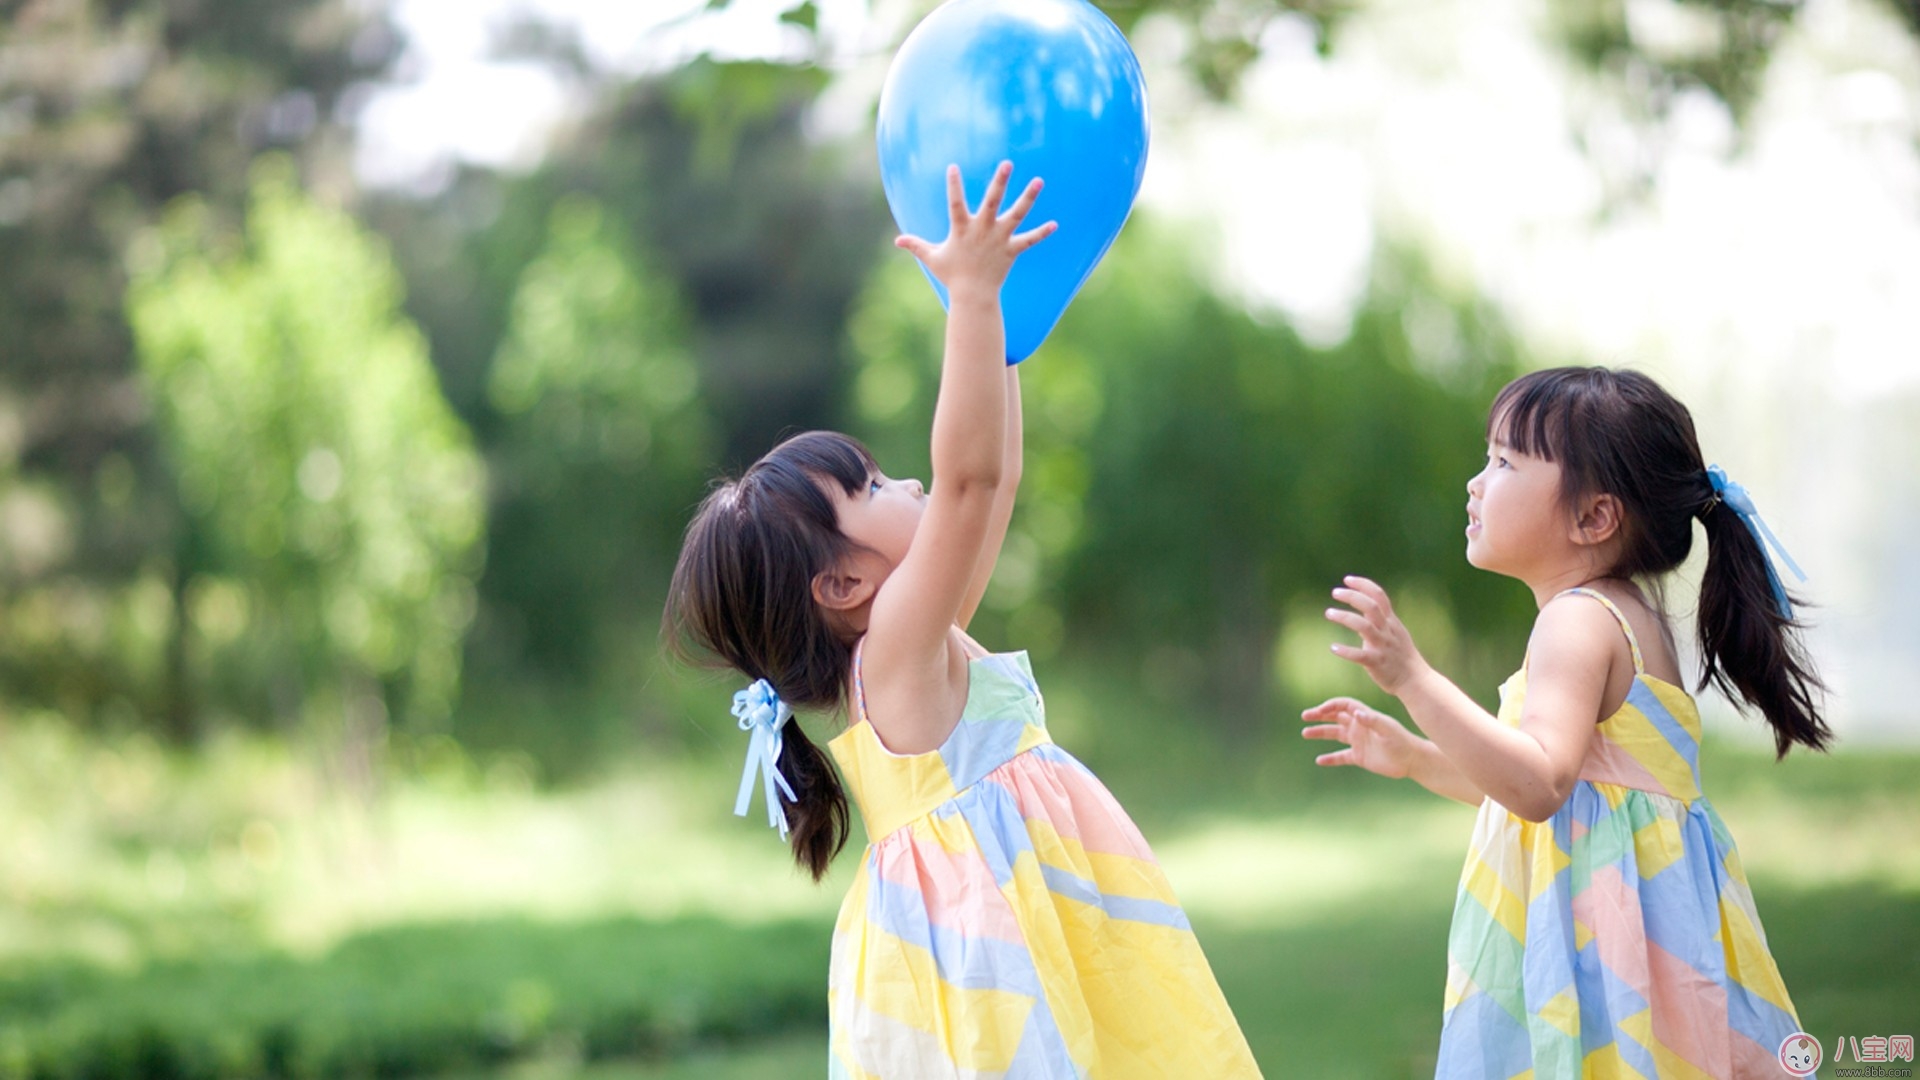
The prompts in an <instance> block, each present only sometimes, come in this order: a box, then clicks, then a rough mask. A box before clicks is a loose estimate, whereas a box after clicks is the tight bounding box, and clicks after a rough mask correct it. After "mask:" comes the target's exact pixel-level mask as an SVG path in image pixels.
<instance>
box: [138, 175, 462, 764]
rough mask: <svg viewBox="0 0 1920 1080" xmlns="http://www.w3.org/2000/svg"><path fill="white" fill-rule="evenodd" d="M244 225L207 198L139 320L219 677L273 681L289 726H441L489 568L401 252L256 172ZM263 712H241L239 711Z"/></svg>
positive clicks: (160, 238) (268, 687) (201, 618)
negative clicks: (478, 579)
mask: <svg viewBox="0 0 1920 1080" xmlns="http://www.w3.org/2000/svg"><path fill="white" fill-rule="evenodd" d="M254 177H255V179H254V189H253V196H252V200H251V202H250V205H249V207H248V211H247V222H246V231H245V234H244V236H234V235H232V234H231V233H229V232H226V231H224V230H222V229H221V228H220V227H219V226H218V225H217V224H216V222H215V220H214V218H213V215H211V214H210V212H209V211H208V209H207V207H206V205H205V204H204V203H203V202H202V201H200V200H198V199H194V198H188V199H184V200H182V201H181V202H179V203H177V204H176V205H175V206H174V207H173V208H171V209H170V210H169V212H168V214H167V217H166V221H165V223H164V225H163V226H162V227H161V228H160V229H159V230H157V231H156V232H155V233H153V234H150V235H149V236H148V237H147V239H146V240H145V241H144V242H143V243H142V245H141V247H140V249H139V250H138V251H137V252H136V260H135V266H136V275H135V278H134V281H133V284H132V287H131V289H130V290H129V294H128V301H127V303H128V314H129V321H130V323H131V325H132V327H133V331H134V335H135V339H136V341H137V344H138V350H139V353H138V354H139V359H140V364H141V369H142V372H143V374H144V375H145V377H146V379H147V381H148V383H149V386H150V388H151V392H152V398H153V400H154V401H155V402H156V403H157V404H158V406H159V413H160V415H159V419H160V422H161V425H160V428H161V434H162V436H163V442H164V445H165V447H166V452H167V457H168V459H169V464H170V465H171V467H172V469H173V471H174V473H175V475H176V476H177V477H178V482H179V485H180V493H181V497H182V500H183V503H184V505H185V507H186V509H187V512H188V513H189V514H190V515H191V516H192V518H193V520H194V523H195V525H196V527H197V528H198V530H199V532H200V535H203V536H204V537H206V538H207V541H208V546H209V551H208V553H207V564H206V572H205V573H204V574H201V575H197V576H196V577H195V578H194V579H192V580H189V581H187V582H186V583H185V585H184V589H185V593H186V596H187V598H188V602H187V604H186V607H187V609H188V610H189V612H190V615H191V618H190V619H189V620H188V621H186V622H183V623H181V624H180V625H178V626H176V627H175V630H174V632H175V633H177V634H181V635H188V634H192V635H194V636H195V637H196V638H197V644H200V645H203V646H206V647H205V648H203V649H202V650H201V651H200V660H201V662H202V667H201V668H200V671H201V672H202V673H203V676H204V677H205V678H208V679H212V678H215V677H217V673H219V672H226V673H229V674H228V677H229V678H231V677H232V676H231V673H232V672H235V671H246V672H253V673H256V678H257V683H256V685H254V686H251V687H246V686H243V687H241V688H240V689H241V690H242V691H253V692H254V693H253V694H252V698H253V700H254V701H255V702H260V701H264V702H265V703H266V704H267V706H268V707H269V708H270V709H271V710H272V712H273V713H274V714H276V715H277V716H278V717H279V718H280V720H281V721H282V722H283V723H292V722H295V721H307V722H312V723H319V724H321V725H331V724H333V723H341V724H342V725H343V727H342V729H341V730H342V732H343V734H344V736H345V739H344V741H345V744H346V745H347V746H348V747H349V748H350V749H351V748H360V749H362V750H364V748H367V747H374V746H377V745H378V738H379V736H380V735H381V734H383V733H384V730H385V720H386V718H387V717H388V716H393V717H396V718H406V719H410V720H412V721H414V722H415V723H427V724H432V723H434V722H437V721H440V720H443V719H444V718H445V716H446V714H447V712H448V710H449V709H450V708H451V706H452V704H453V700H454V695H455V693H456V692H457V690H458V685H459V673H460V650H461V644H462V640H463V638H464V636H465V632H466V629H467V625H468V623H469V622H470V620H471V619H472V616H473V609H474V600H473V586H472V579H473V577H474V576H475V575H476V574H477V572H478V570H479V565H478V562H479V555H480V544H479V541H480V535H481V532H480V530H481V525H482V514H481V491H480V488H481V470H480V462H479V460H478V458H477V457H476V456H475V454H474V453H473V450H472V448H471V445H470V442H469V439H468V436H467V432H466V430H465V428H464V427H463V426H462V425H461V424H460V422H459V421H458V419H456V418H455V417H454V415H453V414H452V412H451V411H450V410H449V409H448V408H447V406H446V403H445V401H444V400H443V399H442V397H441V395H440V389H439V386H438V384H437V383H436V382H435V380H434V375H433V370H432V367H431V365H430V364H429V362H428V359H427V353H426V343H425V341H424V340H423V339H422V338H421V337H420V335H419V334H418V332H417V331H416V330H415V329H414V327H413V325H412V324H411V323H410V322H408V321H407V320H406V318H405V317H404V316H403V315H402V314H401V313H400V312H399V303H400V281H399V275H398V274H397V273H396V272H395V270H394V268H393V264H392V261H391V259H390V257H389V256H388V255H387V253H386V251H385V249H384V248H383V247H382V246H381V245H380V244H379V243H378V242H377V241H375V240H373V239H372V238H370V237H368V236H367V235H366V234H365V233H364V232H363V231H362V230H361V229H360V228H359V227H358V226H357V225H356V224H355V223H354V222H353V220H352V219H350V218H348V217H347V216H345V215H344V214H342V213H340V212H338V211H335V210H329V209H326V208H324V207H322V206H320V205H319V204H318V203H316V202H315V201H314V200H313V199H311V198H310V197H308V196H307V195H305V194H304V193H302V192H301V191H300V190H299V189H298V188H296V187H295V186H294V179H293V170H292V166H291V163H290V162H289V161H288V160H286V159H285V158H279V157H275V158H269V159H264V162H263V164H261V165H258V166H256V168H255V170H254ZM242 707H244V703H243V705H242Z"/></svg>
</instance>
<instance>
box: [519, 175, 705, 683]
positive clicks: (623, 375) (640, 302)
mask: <svg viewBox="0 0 1920 1080" xmlns="http://www.w3.org/2000/svg"><path fill="white" fill-rule="evenodd" d="M628 235H629V233H628V232H627V230H626V229H624V228H622V227H620V226H618V225H617V224H616V223H615V222H614V221H613V220H612V219H611V217H610V215H609V214H608V213H607V212H606V211H605V210H604V209H603V208H602V207H601V206H600V204H599V203H597V202H596V201H594V200H592V199H589V198H587V197H585V196H578V195H574V196H568V197H566V198H563V199H562V200H561V201H560V202H558V203H557V204H556V205H555V206H554V209H553V212H552V214H551V217H550V223H549V228H548V235H547V244H546V248H545V250H543V251H542V252H541V253H540V254H539V255H538V256H537V257H535V258H534V259H533V261H531V262H530V263H528V264H527V267H526V269H525V270H524V271H523V272H522V273H521V276H520V284H519V288H518V289H517V290H516V291H515V293H514V296H513V301H512V306H511V312H512V314H511V318H510V322H509V323H508V327H507V333H506V339H505V340H504V341H503V342H502V343H501V346H500V352H499V355H498V356H497V358H496V359H495V361H494V363H493V366H492V371H491V374H490V377H489V382H488V392H489V397H490V400H491V403H492V405H493V406H494V408H495V410H496V411H497V413H498V414H499V416H500V417H501V423H500V428H501V430H500V434H499V436H498V438H497V440H496V442H495V446H494V448H493V450H492V455H493V456H492V460H493V465H494V476H495V480H496V490H497V494H496V508H495V515H494V523H493V528H492V536H493V550H494V555H493V562H492V566H491V568H490V572H491V574H492V575H494V577H493V579H492V581H493V584H492V585H491V587H490V592H489V595H490V596H491V597H492V598H493V599H495V600H496V601H498V603H499V604H500V605H501V606H502V607H503V609H504V610H505V611H510V612H511V613H512V614H513V615H514V616H515V617H516V620H517V622H518V626H517V628H516V629H517V633H518V635H520V636H521V640H522V641H523V646H522V647H523V648H524V650H525V652H526V654H527V655H528V656H530V657H531V658H533V659H534V660H535V661H536V662H537V663H539V664H540V665H541V666H542V667H544V668H546V669H548V670H553V671H561V672H567V673H570V674H572V675H575V676H586V675H589V674H590V673H591V672H592V671H593V670H595V669H597V668H598V667H599V666H600V665H604V664H609V663H617V662H619V661H620V660H621V659H622V656H621V654H620V653H619V651H618V650H617V648H616V646H615V644H614V643H613V642H609V641H605V640H600V639H601V638H605V637H609V636H611V637H612V638H614V641H617V642H620V643H625V642H627V641H629V640H630V638H631V636H632V635H633V634H634V633H635V632H636V631H639V632H643V633H645V634H646V636H647V638H648V640H651V634H652V629H653V626H652V623H651V620H647V619H645V618H644V613H645V611H646V609H647V608H648V607H650V606H652V605H656V604H657V603H658V602H659V599H660V596H661V586H660V581H659V580H657V579H659V578H662V577H663V576H664V574H665V572H666V570H667V568H669V567H671V566H672V563H673V559H674V556H675V553H676V552H677V550H678V548H679V538H680V528H681V525H682V523H683V520H684V515H685V514H686V512H687V508H688V507H690V506H692V505H693V504H694V503H695V502H696V501H698V499H699V497H700V492H701V488H702V486H703V484H704V482H705V480H706V476H707V469H708V467H709V463H710V462H711V461H712V458H713V443H714V439H713V433H712V425H711V423H710V421H709V420H708V417H707V414H706V410H705V408H704V405H703V403H702V402H701V401H700V400H699V398H698V397H697V394H698V391H699V384H698V378H699V376H698V373H697V372H696V370H695V367H694V359H693V356H692V354H691V351H690V350H689V348H688V347H687V344H686V340H687V334H688V330H687V325H686V318H685V316H684V315H683V314H682V311H681V302H680V299H679V297H678V295H677V294H676V292H675V290H674V289H673V286H672V283H671V282H670V281H669V280H668V279H666V278H665V277H664V276H663V275H662V274H660V273H659V272H658V271H657V270H656V269H654V268H653V267H652V266H650V265H647V264H646V263H644V262H642V261H641V260H639V259H638V258H637V257H636V255H635V254H634V252H633V249H632V248H631V247H630V246H629V245H628V244H627V243H626V242H625V241H626V238H627V237H628Z"/></svg>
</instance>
